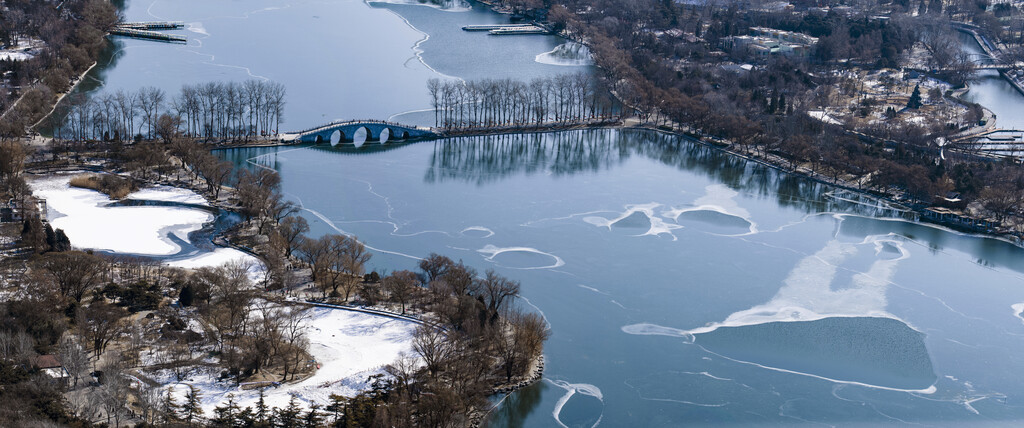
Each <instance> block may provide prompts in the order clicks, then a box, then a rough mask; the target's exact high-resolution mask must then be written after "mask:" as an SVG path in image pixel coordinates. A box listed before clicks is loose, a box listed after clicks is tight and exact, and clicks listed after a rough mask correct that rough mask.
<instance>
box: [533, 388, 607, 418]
mask: <svg viewBox="0 0 1024 428" xmlns="http://www.w3.org/2000/svg"><path fill="white" fill-rule="evenodd" d="M545 380H547V381H548V382H550V383H551V384H552V385H555V386H557V387H559V388H562V389H564V390H565V395H563V396H562V397H561V398H559V399H558V402H557V403H555V410H554V411H552V412H551V416H553V417H554V418H555V422H557V423H558V425H560V426H562V427H564V428H569V426H568V425H566V424H565V423H563V422H562V419H561V418H560V416H561V414H562V408H563V407H565V403H568V402H569V399H570V398H572V396H573V395H576V394H577V393H579V394H582V395H587V396H591V397H594V398H596V399H597V401H600V402H601V404H602V405H603V404H604V396H603V395H602V394H601V388H598V387H596V386H594V385H591V384H589V383H569V382H566V381H564V380H550V379H545ZM603 417H604V411H603V410H602V413H601V415H600V416H598V418H597V421H596V422H594V425H592V426H591V428H593V427H596V426H598V425H600V424H601V419H602V418H603Z"/></svg>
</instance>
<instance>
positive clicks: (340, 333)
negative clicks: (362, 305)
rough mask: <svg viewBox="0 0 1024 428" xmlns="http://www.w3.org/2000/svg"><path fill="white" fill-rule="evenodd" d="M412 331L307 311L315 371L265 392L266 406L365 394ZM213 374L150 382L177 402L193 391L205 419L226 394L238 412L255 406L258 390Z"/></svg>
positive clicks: (400, 323) (361, 317)
mask: <svg viewBox="0 0 1024 428" xmlns="http://www.w3.org/2000/svg"><path fill="white" fill-rule="evenodd" d="M415 329H416V324H415V323H413V322H410V321H404V320H398V319H393V318H388V317H382V316H377V315H370V314H365V313H361V312H352V311H346V310H341V309H328V308H314V309H312V310H311V318H310V320H309V325H308V330H307V332H306V334H307V337H308V338H309V353H310V354H311V355H312V356H313V358H315V359H316V363H317V364H319V365H320V369H319V370H316V372H315V373H314V374H313V376H311V377H309V378H308V379H306V380H303V381H301V382H297V383H293V384H283V385H280V386H278V387H270V388H267V389H266V391H265V394H266V395H265V400H266V403H267V405H268V406H271V407H282V408H283V407H286V406H287V405H288V401H289V400H290V399H291V397H292V395H294V396H295V397H296V398H297V400H298V402H299V404H301V405H302V406H303V407H308V405H309V404H310V403H313V402H315V403H318V404H321V405H327V404H329V402H330V398H329V397H330V395H331V394H339V395H343V396H347V397H351V396H354V395H355V394H357V393H358V392H359V391H362V390H364V389H368V388H369V386H370V385H369V384H368V383H367V382H366V378H367V377H368V376H370V375H374V374H380V373H384V366H385V365H387V364H391V363H392V362H394V361H395V359H397V358H398V357H399V354H400V353H405V354H408V355H412V336H413V332H414V331H415ZM219 373H220V369H215V370H208V371H200V372H198V373H196V374H193V375H192V376H190V377H189V378H188V379H186V380H185V381H184V382H180V383H179V382H177V381H176V379H175V377H174V374H173V372H171V371H170V370H161V371H159V372H157V373H156V376H155V379H156V380H157V381H158V382H160V383H162V384H164V385H165V386H167V387H173V388H174V394H175V395H177V396H178V397H179V399H178V402H179V403H180V402H182V397H184V395H185V393H186V392H187V391H188V386H186V385H192V386H194V387H196V388H198V389H199V390H200V393H201V394H202V402H203V411H204V412H205V414H206V415H207V416H209V415H213V410H214V408H215V407H217V406H218V405H221V404H223V403H226V402H227V400H228V394H233V395H234V397H235V401H236V402H237V403H238V405H239V406H240V407H242V408H245V407H246V406H252V407H255V405H256V401H257V400H258V399H259V391H258V390H256V389H251V390H243V389H241V388H239V387H237V386H235V384H234V383H233V382H218V381H217V377H218V375H219Z"/></svg>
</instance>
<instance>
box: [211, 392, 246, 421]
mask: <svg viewBox="0 0 1024 428" xmlns="http://www.w3.org/2000/svg"><path fill="white" fill-rule="evenodd" d="M213 413H214V415H215V416H214V418H213V423H214V424H215V425H219V426H227V427H233V426H238V425H240V422H241V421H239V420H238V413H239V408H238V403H236V402H235V394H228V402H227V404H225V405H223V406H217V407H215V408H214V409H213Z"/></svg>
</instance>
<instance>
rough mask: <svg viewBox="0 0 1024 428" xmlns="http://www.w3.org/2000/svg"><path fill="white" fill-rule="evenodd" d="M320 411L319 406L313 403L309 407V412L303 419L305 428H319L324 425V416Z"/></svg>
mask: <svg viewBox="0 0 1024 428" xmlns="http://www.w3.org/2000/svg"><path fill="white" fill-rule="evenodd" d="M318 410H320V405H319V404H316V403H311V404H310V405H309V412H306V415H305V416H303V417H302V422H303V426H304V427H305V428H319V427H320V425H321V424H323V422H324V416H323V415H322V414H320V412H319V411H318Z"/></svg>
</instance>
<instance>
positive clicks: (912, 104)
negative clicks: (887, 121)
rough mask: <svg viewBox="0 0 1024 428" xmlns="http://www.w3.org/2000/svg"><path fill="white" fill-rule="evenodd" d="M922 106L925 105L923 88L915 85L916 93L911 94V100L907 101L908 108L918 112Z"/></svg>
mask: <svg viewBox="0 0 1024 428" xmlns="http://www.w3.org/2000/svg"><path fill="white" fill-rule="evenodd" d="M922 105H924V104H922V103H921V86H920V85H914V92H913V93H911V94H910V100H908V101H907V108H909V109H915V110H916V109H918V108H920V107H921V106H922Z"/></svg>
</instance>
